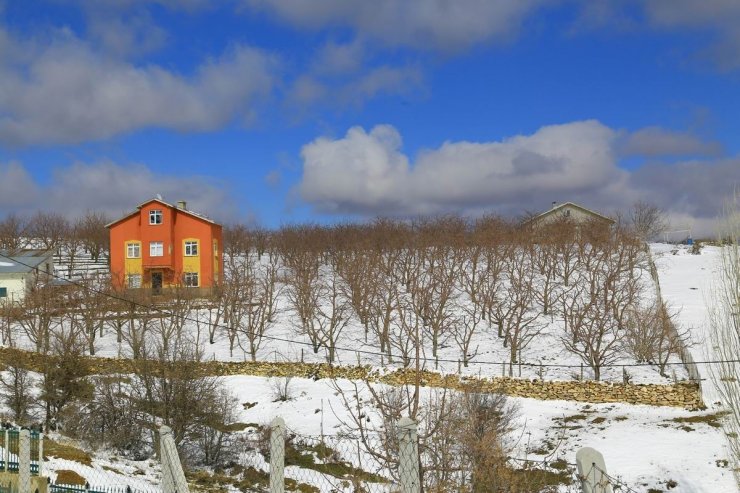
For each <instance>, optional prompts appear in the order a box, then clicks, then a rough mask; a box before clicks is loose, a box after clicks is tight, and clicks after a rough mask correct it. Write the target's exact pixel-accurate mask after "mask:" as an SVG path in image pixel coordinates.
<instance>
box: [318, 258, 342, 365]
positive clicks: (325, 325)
mask: <svg viewBox="0 0 740 493" xmlns="http://www.w3.org/2000/svg"><path fill="white" fill-rule="evenodd" d="M340 286H341V280H340V278H339V274H337V271H336V269H332V270H331V272H330V273H328V274H326V275H325V276H323V279H322V281H321V288H320V290H319V294H320V297H319V304H318V306H317V309H316V310H315V311H314V316H315V325H314V327H315V329H316V330H317V333H318V337H319V341H320V342H321V344H322V345H323V346H324V347H325V348H326V349H327V361H328V362H329V363H333V362H334V358H335V357H336V348H337V343H338V342H339V337H340V336H341V334H342V331H343V330H344V328H345V327H346V326H347V323H348V322H349V317H350V310H351V307H350V304H349V302H347V300H346V299H345V298H344V296H343V295H342V293H341V287H340ZM322 300H323V302H322Z"/></svg>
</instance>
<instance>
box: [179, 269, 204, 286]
mask: <svg viewBox="0 0 740 493" xmlns="http://www.w3.org/2000/svg"><path fill="white" fill-rule="evenodd" d="M193 280H195V283H193ZM182 283H183V284H184V285H185V286H186V287H189V288H197V287H198V286H200V275H199V274H198V273H197V272H186V273H184V274H183V275H182Z"/></svg>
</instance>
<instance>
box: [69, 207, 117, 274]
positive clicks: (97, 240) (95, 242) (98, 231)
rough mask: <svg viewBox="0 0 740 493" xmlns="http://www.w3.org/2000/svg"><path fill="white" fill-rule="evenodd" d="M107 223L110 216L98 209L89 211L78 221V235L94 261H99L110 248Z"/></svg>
mask: <svg viewBox="0 0 740 493" xmlns="http://www.w3.org/2000/svg"><path fill="white" fill-rule="evenodd" d="M107 223H108V218H107V217H106V216H105V215H104V214H103V213H101V212H96V211H87V212H86V213H85V215H84V216H83V217H82V218H81V219H80V220H79V221H78V222H77V231H78V235H79V237H80V238H81V240H82V244H83V246H84V248H85V251H87V253H88V254H89V255H90V258H91V259H92V261H93V262H98V261H99V260H100V256H101V255H102V254H103V253H104V252H107V251H108V250H110V235H109V234H108V230H107V229H106V228H105V225H106V224H107Z"/></svg>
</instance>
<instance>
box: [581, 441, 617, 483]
mask: <svg viewBox="0 0 740 493" xmlns="http://www.w3.org/2000/svg"><path fill="white" fill-rule="evenodd" d="M576 465H577V467H578V477H579V478H581V489H582V490H583V493H613V491H612V486H611V484H609V478H607V477H606V475H605V474H606V464H605V463H604V456H603V455H601V452H599V451H598V450H596V449H593V448H591V447H583V448H582V449H581V450H579V451H578V452H577V453H576Z"/></svg>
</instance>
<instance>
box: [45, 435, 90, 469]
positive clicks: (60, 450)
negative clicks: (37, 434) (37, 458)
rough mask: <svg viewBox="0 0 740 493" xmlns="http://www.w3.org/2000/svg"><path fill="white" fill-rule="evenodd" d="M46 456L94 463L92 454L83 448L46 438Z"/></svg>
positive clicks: (88, 463) (87, 463)
mask: <svg viewBox="0 0 740 493" xmlns="http://www.w3.org/2000/svg"><path fill="white" fill-rule="evenodd" d="M44 457H56V458H58V459H66V460H72V461H75V462H79V463H81V464H85V465H86V466H89V465H91V464H92V458H91V457H90V454H88V453H87V452H85V451H84V450H82V449H79V448H77V447H73V446H72V445H65V444H63V443H59V442H55V441H54V440H51V439H50V438H44Z"/></svg>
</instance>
